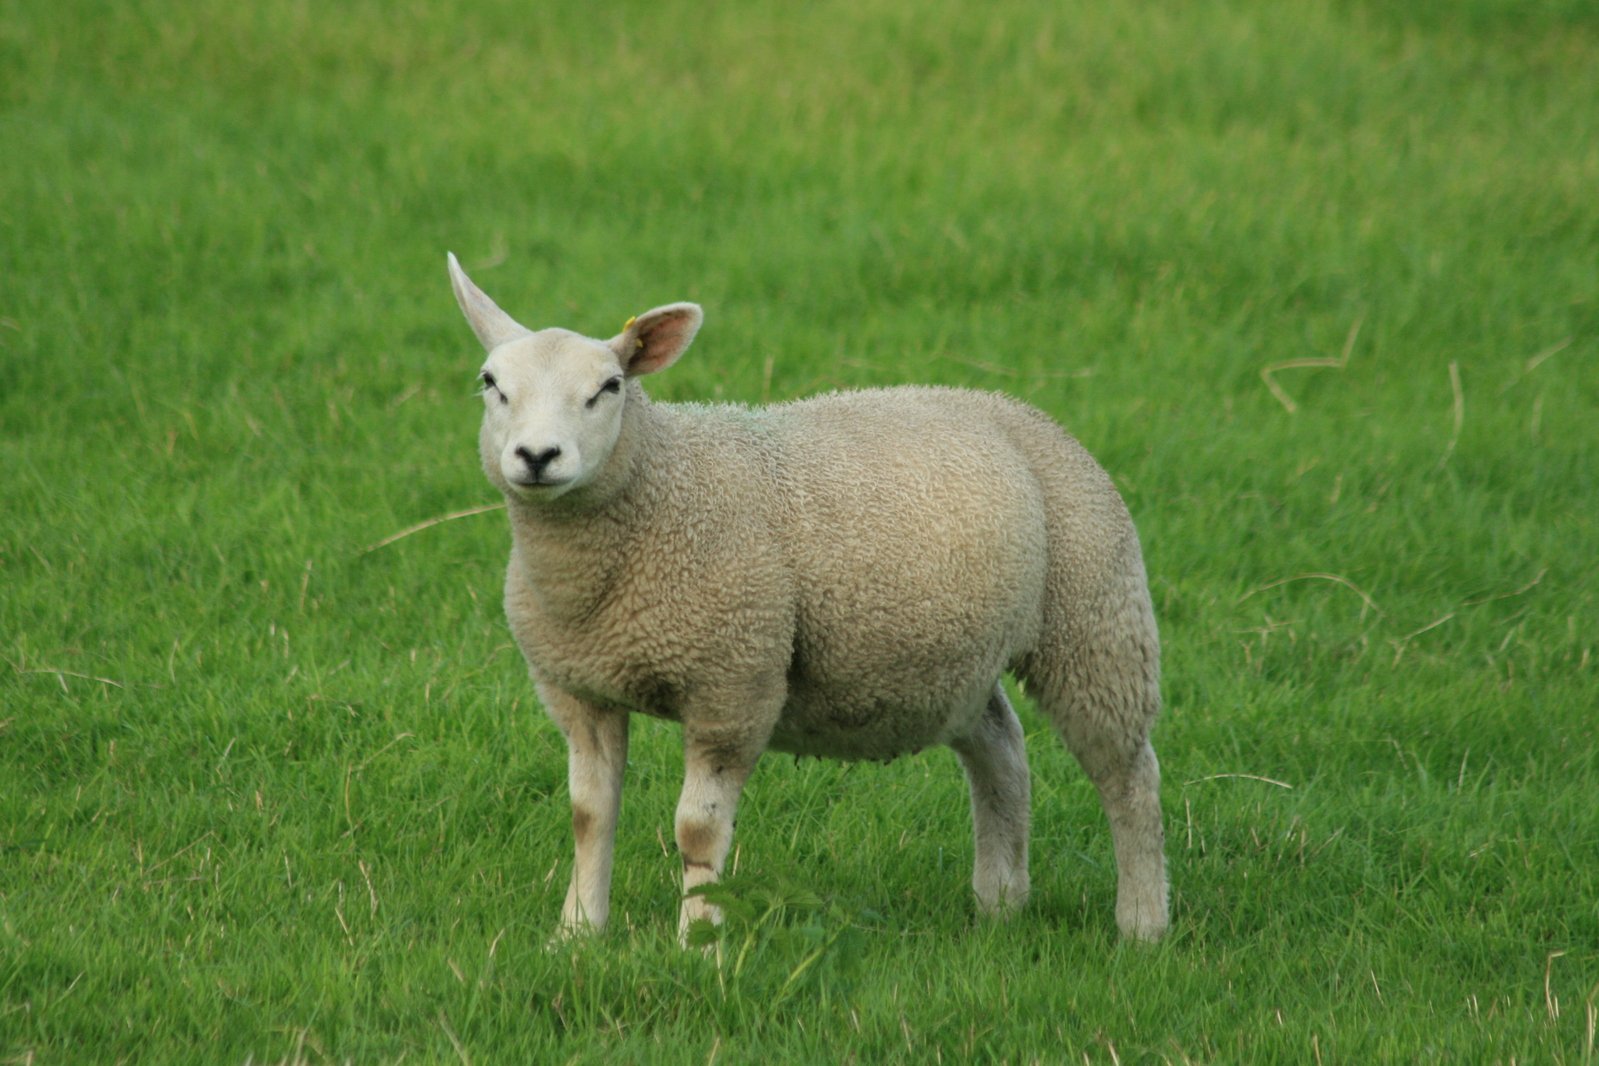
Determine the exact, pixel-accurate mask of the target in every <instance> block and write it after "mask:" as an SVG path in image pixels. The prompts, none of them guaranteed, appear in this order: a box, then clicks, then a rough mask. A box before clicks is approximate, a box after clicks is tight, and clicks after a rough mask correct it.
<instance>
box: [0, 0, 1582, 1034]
mask: <svg viewBox="0 0 1599 1066" xmlns="http://www.w3.org/2000/svg"><path fill="white" fill-rule="evenodd" d="M3 11H4V14H3V15H0V143H3V144H4V145H5V146H6V148H7V151H6V152H5V154H4V155H3V156H0V277H3V278H4V279H5V280H4V283H3V285H0V500H3V501H4V506H3V511H0V513H3V518H0V589H3V594H0V780H3V781H5V782H6V786H5V787H4V788H0V1060H3V1061H19V1062H39V1063H44V1062H72V1061H84V1060H93V1061H117V1060H134V1061H151V1062H171V1061H185V1060H194V1059H199V1060H204V1061H216V1062H293V1063H311V1062H322V1061H329V1062H343V1061H358V1062H397V1061H401V1060H410V1061H417V1060H425V1061H452V1062H472V1061H477V1062H491V1061H517V1060H523V1061H557V1060H558V1061H602V1060H603V1061H607V1062H610V1061H645V1060H647V1061H650V1062H652V1063H653V1062H707V1061H726V1062H736V1061H756V1060H776V1061H782V1060H795V1061H926V1060H929V1059H933V1060H940V1059H954V1058H959V1059H962V1060H967V1061H1005V1062H1012V1061H1014V1062H1056V1061H1066V1060H1070V1061H1078V1060H1086V1061H1090V1062H1096V1061H1098V1062H1115V1061H1123V1062H1126V1061H1134V1060H1147V1061H1156V1060H1159V1061H1173V1062H1178V1061H1194V1062H1201V1061H1212V1062H1235V1061H1274V1060H1284V1061H1328V1062H1331V1061H1362V1060H1365V1061H1372V1060H1375V1061H1410V1060H1460V1059H1469V1060H1472V1061H1508V1060H1512V1059H1514V1060H1520V1061H1527V1060H1535V1061H1545V1060H1547V1061H1559V1062H1587V1061H1592V1060H1593V1059H1594V1058H1595V1043H1594V1031H1595V1022H1594V1019H1595V1017H1596V1016H1599V949H1596V947H1595V945H1599V904H1596V902H1595V901H1596V899H1599V893H1596V883H1595V868H1594V862H1593V857H1594V855H1596V854H1599V817H1596V814H1595V808H1594V804H1593V803H1592V796H1593V795H1594V794H1595V791H1596V787H1599V755H1596V751H1599V749H1596V747H1595V745H1594V743H1593V741H1592V732H1593V728H1592V724H1593V720H1594V708H1595V697H1594V694H1595V691H1596V686H1595V679H1594V678H1595V675H1594V671H1595V669H1596V667H1595V663H1594V636H1593V626H1592V622H1591V619H1593V618H1594V617H1596V616H1599V612H1596V605H1595V585H1594V578H1593V565H1592V550H1591V546H1592V545H1593V544H1594V543H1595V541H1596V539H1599V530H1596V527H1595V515H1599V498H1596V491H1595V486H1596V485H1599V469H1596V465H1595V464H1596V459H1595V457H1596V455H1599V447H1596V445H1599V436H1596V431H1595V429H1594V420H1593V412H1594V410H1596V409H1599V373H1596V372H1595V366H1596V361H1599V303H1596V294H1599V255H1596V254H1595V252H1596V249H1599V206H1596V205H1599V201H1596V199H1595V198H1594V196H1593V190H1594V188H1596V187H1599V137H1596V136H1595V129H1594V122H1595V111H1594V109H1593V106H1592V101H1593V100H1594V99H1596V98H1599V19H1596V17H1595V14H1594V11H1593V8H1592V5H1589V4H1585V3H1581V2H1575V0H1471V2H1467V3H1447V4H1446V3H1439V2H1425V3H1412V4H1408V5H1393V4H1380V3H1371V2H1369V0H1340V2H1338V3H1334V4H1324V5H1311V4H1304V3H1287V4H1283V3H1278V4H1267V3H1262V2H1258V0H1203V2H1199V3H1191V4H1174V3H1156V4H1144V5H1137V6H1127V7H1115V6H1106V5H1094V4H1087V3H1081V2H1078V0H1067V2H1065V3H1063V4H1057V5H1053V6H1039V5H1029V4H1023V3H1015V2H1010V0H999V2H996V3H991V4H988V5H984V6H981V7H977V6H972V5H965V4H958V3H952V2H949V0H930V2H924V3H921V4H918V5H914V6H912V5H910V4H907V3H906V2H905V0H866V2H859V0H857V2H854V3H850V4H842V3H835V2H824V3H820V4H816V5H810V6H807V7H805V8H803V9H789V8H779V7H777V6H776V5H773V4H770V3H760V2H756V3H750V4H744V5H741V6H740V7H738V8H737V9H734V8H727V9H722V8H714V7H713V8H707V7H705V6H704V5H699V6H695V5H689V4H684V3H678V2H675V0H667V2H665V3H659V2H658V3H653V4H643V3H636V2H626V3H621V4H613V5H606V6H596V5H593V4H588V5H582V4H575V3H568V2H564V0H561V2H555V3H549V4H544V5H540V6H539V7H538V8H537V10H533V9H531V8H529V7H528V5H526V4H522V3H512V2H510V0H484V2H480V3H477V4H473V5H470V6H469V7H462V6H460V5H453V6H447V5H444V4H441V3H437V2H436V0H412V2H407V3H403V4H399V5H395V4H377V3H371V2H365V0H363V2H357V3H349V4H342V5H338V6H337V7H328V8H327V9H323V8H318V7H313V6H311V5H306V4H303V3H296V2H293V0H263V2H260V3H256V4H252V5H242V6H241V5H237V4H225V3H221V2H217V0H203V2H199V3H192V4H188V5H184V6H183V7H182V10H178V9H176V8H174V7H173V6H172V5H166V4H157V3H150V2H146V0H135V2H130V3H124V4H120V5H116V6H115V7H114V8H108V9H105V10H99V9H96V10H94V11H93V12H89V11H88V10H87V9H86V8H85V7H84V6H83V5H75V4H70V3H69V4H46V3H43V2H40V0H14V2H12V3H9V4H7V5H6V6H5V7H4V9H3ZM446 249H453V250H455V251H456V252H457V253H458V254H459V255H461V257H462V259H463V261H464V262H466V264H467V265H468V267H469V269H471V270H472V271H473V273H474V275H475V276H478V277H479V278H480V280H482V281H483V283H484V284H485V285H486V286H488V287H489V288H491V290H492V291H493V292H495V293H496V295H497V296H499V297H501V298H502V299H503V300H504V302H505V304H506V306H507V308H508V309H509V310H510V311H511V312H512V313H513V314H515V315H517V316H518V317H520V318H522V319H524V320H527V321H529V322H532V323H534V324H560V325H566V326H570V327H572V328H576V329H580V330H583V331H585V332H589V333H593V334H599V335H608V334H609V333H610V332H612V331H614V329H615V328H616V326H617V325H618V324H619V323H620V322H622V321H623V320H624V319H625V318H626V317H627V316H628V315H629V314H632V313H635V312H636V311H638V310H640V309H641V308H644V307H648V306H651V305H653V304H657V303H662V302H666V301H668V300H673V299H694V300H698V301H699V302H701V303H702V304H704V305H705V306H706V307H707V310H708V312H709V316H710V321H709V324H708V326H707V328H706V330H705V331H704V332H703V333H702V335H701V337H700V339H699V341H698V343H697V344H696V347H695V349H694V351H693V352H692V353H690V357H689V358H687V359H685V360H684V361H683V362H682V363H681V364H679V365H678V366H677V367H674V369H673V370H672V372H671V373H670V374H667V375H663V376H662V377H661V378H660V379H659V381H658V382H656V383H653V391H654V393H655V395H657V396H658V397H660V398H663V399H724V400H728V401H734V402H746V403H755V402H766V401H776V400H782V399H786V398H789V397H793V396H798V395H803V394H806V393H810V392H814V391H817V390H821V389H828V388H838V387H856V386H865V385H878V384H890V383H897V382H909V381H918V382H935V383H944V384H951V385H965V386H971V387H978V388H994V389H1003V390H1005V391H1008V392H1012V393H1015V394H1017V395H1019V396H1022V397H1023V398H1025V399H1028V400H1030V401H1031V402H1033V403H1035V404H1037V405H1039V406H1041V407H1042V408H1044V409H1045V410H1047V411H1049V412H1050V413H1051V414H1053V415H1055V416H1056V417H1057V418H1059V419H1060V420H1061V422H1062V423H1063V424H1064V425H1066V426H1067V427H1068V428H1069V429H1070V430H1071V431H1072V432H1074V433H1075V434H1076V435H1077V436H1078V437H1079V438H1080V439H1082V440H1083V441H1084V442H1085V443H1086V444H1087V445H1088V446H1089V447H1090V448H1091V450H1093V451H1094V452H1095V454H1096V455H1098V456H1099V457H1100V458H1101V460H1102V461H1103V462H1104V464H1105V465H1106V467H1107V468H1108V469H1109V470H1110V471H1111V472H1112V473H1113V475H1114V476H1115V477H1116V479H1117V482H1118V484H1119V485H1120V486H1121V488H1122V490H1123V492H1124V494H1125V495H1126V497H1127V499H1128V502H1129V504H1130V506H1131V507H1132V510H1133V512H1134V514H1135V516H1136V518H1137V520H1138V523H1139V527H1140V530H1141V532H1142V535H1143V538H1144V543H1145V548H1146V555H1147V559H1148V564H1149V571H1150V575H1151V582H1152V586H1153V591H1154V594H1155V599H1156V605H1157V610H1158V613H1159V616H1160V621H1161V625H1162V632H1163V637H1164V645H1165V659H1164V664H1165V671H1164V673H1165V691H1166V698H1167V714H1166V716H1165V718H1164V720H1163V722H1162V724H1161V726H1160V728H1159V731H1158V733H1157V737H1156V743H1157V747H1158V749H1159V751H1160V753H1161V758H1162V763H1163V765H1164V767H1165V769H1166V788H1165V792H1164V797H1165V808H1166V822H1167V832H1168V851H1169V858H1170V861H1171V867H1172V877H1173V894H1174V896H1173V898H1174V901H1175V923H1174V928H1173V933H1172V935H1171V937H1170V938H1169V940H1168V941H1166V942H1165V943H1163V944H1161V945H1159V946H1156V947H1154V948H1141V947H1137V946H1132V945H1124V944H1120V943H1119V942H1118V941H1117V939H1116V936H1115V932H1114V923H1113V920H1112V916H1111V912H1112V901H1113V898H1114V896H1113V893H1114V864H1113V859H1112V856H1111V852H1110V845H1109V840H1108V835H1107V833H1106V831H1105V827H1104V825H1103V817H1102V815H1101V814H1100V812H1099V809H1098V806H1097V803H1096V801H1095V798H1094V795H1093V790H1092V788H1091V787H1090V786H1088V784H1087V783H1086V782H1085V781H1084V780H1083V777H1082V775H1081V773H1080V772H1079V771H1078V770H1077V768H1076V767H1075V765H1073V764H1072V762H1071V760H1070V758H1069V757H1068V756H1067V755H1066V753H1065V752H1064V750H1063V749H1062V748H1061V746H1060V745H1059V744H1058V743H1056V742H1055V740H1054V738H1053V737H1052V736H1051V735H1050V734H1049V731H1048V729H1047V727H1045V726H1044V725H1043V723H1042V722H1040V721H1039V720H1038V719H1037V717H1036V716H1034V715H1033V714H1032V712H1031V711H1030V710H1029V709H1028V708H1027V706H1026V703H1025V699H1022V698H1021V697H1020V695H1019V694H1018V701H1019V703H1020V705H1021V709H1022V713H1023V715H1024V724H1025V727H1026V728H1027V731H1028V733H1029V754H1030V759H1031V762H1032V768H1033V775H1034V835H1033V856H1034V870H1033V885H1034V896H1033V899H1032V901H1031V903H1030V904H1029V906H1028V908H1027V909H1026V910H1025V911H1024V912H1023V913H1022V914H1020V915H1018V916H1017V917H1016V918H1015V919H1014V920H1013V921H1011V922H1009V923H1006V924H1001V925H988V924H983V923H980V922H978V921H977V920H976V918H975V915H974V913H973V912H974V907H973V904H972V902H971V899H970V892H969V889H968V888H967V881H968V878H969V873H970V869H969V868H970V862H971V846H970V829H969V824H968V818H969V815H968V813H967V802H966V796H965V786H964V784H963V782H962V781H961V780H960V775H959V770H958V767H957V765H956V762H955V760H954V759H953V757H951V756H950V755H949V754H948V753H947V752H929V753H926V754H924V755H923V756H920V757H918V758H916V759H907V760H901V761H899V762H897V763H895V764H893V765H890V766H886V767H884V766H845V765H840V764H834V763H818V762H805V763H800V764H796V763H794V762H792V761H788V760H784V759H779V758H772V759H768V760H766V761H765V762H763V764H762V766H761V768H760V770H759V771H758V773H757V774H756V775H755V777H754V779H753V780H752V781H751V783H750V786H749V789H748V793H747V797H746V800H745V804H744V807H743V809H742V810H741V817H740V828H739V832H738V836H737V840H736V848H737V850H736V851H735V854H734V858H733V863H732V865H733V876H732V877H731V878H730V879H729V881H728V882H727V884H725V885H723V886H720V887H718V888H717V889H715V890H714V891H715V892H717V893H718V894H719V896H718V898H719V900H720V901H721V902H722V903H723V904H724V906H725V907H726V909H727V910H728V911H729V912H730V914H731V918H730V920H729V921H728V923H727V924H726V925H725V926H723V927H722V928H720V929H718V930H715V931H713V932H709V933H707V934H706V935H707V936H709V937H710V939H709V940H708V941H707V946H708V948H709V950H708V951H706V952H700V951H688V952H685V951H683V950H682V949H681V948H680V947H679V946H678V945H677V941H676V937H675V916H676V908H677V902H678V891H679V889H678V881H677V871H676V860H675V856H674V855H673V854H672V853H671V848H670V847H669V846H668V845H667V841H668V840H669V833H667V832H666V828H667V826H668V824H669V818H670V812H671V810H672V807H673V804H674V802H675V797H676V792H677V789H678V787H679V783H680V757H679V754H678V745H677V737H676V735H675V733H674V732H673V731H672V730H671V729H669V728H665V727H661V726H659V725H657V724H653V723H640V725H639V726H638V727H637V728H636V730H635V739H634V742H633V745H632V748H631V764H630V767H629V776H628V784H627V801H626V806H625V809H624V814H623V823H622V827H621V831H620V835H619V839H618V851H617V883H616V888H615V901H614V908H615V909H614V922H615V926H614V928H613V929H612V930H611V931H610V932H609V934H608V935H607V936H605V937H603V938H598V939H594V940H585V941H580V942H577V943H575V944H572V945H569V946H568V947H566V948H564V949H562V950H558V951H553V952H551V951H546V950H545V949H544V944H545V940H546V938H547V936H548V933H549V931H550V930H551V928H552V927H553V924H554V922H555V918H556V915H557V914H558V911H559V907H560V902H561V897H562V893H563V892H564V882H565V879H566V877H567V872H568V864H569V849H570V842H569V840H568V836H569V818H568V812H567V807H566V798H565V781H564V775H565V759H564V753H563V748H562V744H561V742H560V739H559V737H558V735H557V734H556V732H555V731H554V729H553V728H552V727H551V726H549V725H548V724H547V723H546V722H545V721H544V720H543V718H542V714H541V712H540V711H539V708H538V707H537V704H536V701H535V699H534V697H533V694H532V691H531V688H530V686H529V685H528V684H527V681H526V676H525V670H524V668H523V666H522V664H521V663H520V660H519V656H518V654H517V653H516V651H515V649H514V648H513V647H512V645H511V643H510V640H509V638H508V636H507V634H506V631H505V626H504V623H503V620H502V617H501V612H500V606H499V587H500V580H501V576H500V575H501V572H502V567H503V565H504V556H505V551H506V541H507V537H506V532H505V529H504V519H503V516H500V515H497V514H495V513H494V505H495V504H496V502H497V501H496V500H495V499H494V498H493V494H492V491H491V489H490V488H489V487H488V486H487V484H486V483H485V482H484V481H483V479H482V477H481V475H480V473H479V472H478V470H477V462H476V458H475V455H474V448H473V434H474V424H473V423H474V421H475V414H474V405H473V404H472V403H471V402H470V393H471V390H472V378H473V373H474V371H475V369H476V365H477V364H476V360H477V356H476V355H475V354H474V351H475V345H474V344H473V343H472V341H471V338H470V336H469V334H468V333H467V331H466V330H465V329H464V328H463V327H462V324H461V323H460V321H459V318H458V315H457V313H456V311H455V308H454V306H453V303H452V301H451V298H450V295H449V292H448V286H447V284H446V281H445V274H444V268H443V255H444V251H445V250H446Z"/></svg>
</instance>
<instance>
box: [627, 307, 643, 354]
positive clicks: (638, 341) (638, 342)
mask: <svg viewBox="0 0 1599 1066" xmlns="http://www.w3.org/2000/svg"><path fill="white" fill-rule="evenodd" d="M637 321H638V316H637V315H634V316H632V317H631V318H629V319H628V320H627V321H626V322H623V323H622V332H623V333H626V332H627V331H628V330H630V329H632V328H633V323H635V322H637ZM642 347H644V338H643V337H634V338H633V350H634V351H638V350H639V349H640V348H642Z"/></svg>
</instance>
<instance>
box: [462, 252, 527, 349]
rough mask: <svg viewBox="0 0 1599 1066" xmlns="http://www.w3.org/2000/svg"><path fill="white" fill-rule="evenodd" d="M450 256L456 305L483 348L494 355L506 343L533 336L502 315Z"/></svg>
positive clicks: (508, 317)
mask: <svg viewBox="0 0 1599 1066" xmlns="http://www.w3.org/2000/svg"><path fill="white" fill-rule="evenodd" d="M447 254H448V256H449V261H450V288H452V289H454V290H455V302H456V303H458V304H460V305H461V313H462V314H463V315H465V316H466V320H467V322H468V323H469V324H470V325H471V327H472V332H473V333H476V334H477V339H478V340H480V341H482V342H483V347H484V348H486V349H488V350H489V351H491V352H492V351H493V350H494V349H496V348H498V347H499V346H500V345H502V344H504V343H505V342H506V341H514V340H516V338H518V337H525V336H527V335H528V334H529V333H531V332H532V330H530V329H528V328H527V327H526V326H522V325H519V324H518V323H517V321H516V320H515V319H514V318H512V317H511V316H510V315H508V314H506V313H505V312H504V311H501V310H500V309H499V308H498V307H497V306H495V303H494V301H493V300H491V299H489V298H488V297H487V296H485V295H483V290H482V289H480V288H478V287H477V286H476V285H474V284H472V279H471V278H469V277H467V276H466V271H464V270H462V269H461V264H460V262H459V261H458V260H457V259H456V258H455V253H454V252H449V253H447Z"/></svg>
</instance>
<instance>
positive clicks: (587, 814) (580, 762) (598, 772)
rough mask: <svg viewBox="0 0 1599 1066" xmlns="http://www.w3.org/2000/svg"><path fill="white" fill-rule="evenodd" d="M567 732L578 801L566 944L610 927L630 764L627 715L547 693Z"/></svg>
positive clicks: (571, 782) (564, 916)
mask: <svg viewBox="0 0 1599 1066" xmlns="http://www.w3.org/2000/svg"><path fill="white" fill-rule="evenodd" d="M542 695H543V696H544V699H545V703H546V705H547V706H548V707H549V708H550V712H551V714H552V716H554V717H555V719H556V722H557V724H559V725H560V727H561V729H562V731H563V732H565V733H566V743H567V781H568V790H569V791H570V793H571V797H572V840H573V851H574V857H573V863H572V881H571V883H570V884H569V885H568V887H567V890H566V904H565V906H563V907H562V908H561V928H560V930H559V932H558V933H557V934H556V939H557V940H560V939H563V938H565V937H568V936H571V935H573V934H575V933H583V932H598V931H599V930H601V929H603V928H605V922H606V920H607V919H608V918H609V917H610V912H611V865H612V860H613V858H614V856H615V853H616V820H617V816H618V814H619V813H620V811H621V807H622V773H623V771H624V770H625V769H626V766H627V715H626V713H623V712H617V711H601V710H598V709H595V708H592V707H589V706H588V705H587V704H584V703H582V702H580V701H578V700H575V699H573V698H571V697H567V696H564V695H558V694H556V693H553V692H547V693H543V694H542Z"/></svg>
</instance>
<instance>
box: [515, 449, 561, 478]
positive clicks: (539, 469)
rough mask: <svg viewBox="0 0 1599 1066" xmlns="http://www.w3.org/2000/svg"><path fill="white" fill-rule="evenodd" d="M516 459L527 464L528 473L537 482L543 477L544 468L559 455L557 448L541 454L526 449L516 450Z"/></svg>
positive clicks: (545, 450) (546, 450)
mask: <svg viewBox="0 0 1599 1066" xmlns="http://www.w3.org/2000/svg"><path fill="white" fill-rule="evenodd" d="M516 454H517V457H518V458H520V459H521V460H522V461H523V462H524V463H526V464H527V468H528V471H529V472H530V473H531V474H532V475H533V480H534V481H538V480H541V479H542V478H543V477H544V468H545V467H547V466H549V465H550V464H551V463H552V462H554V461H555V459H556V457H557V456H559V455H560V454H561V449H560V448H559V447H555V446H551V447H549V448H545V449H544V450H543V451H541V452H534V451H532V450H531V449H528V448H517V449H516Z"/></svg>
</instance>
